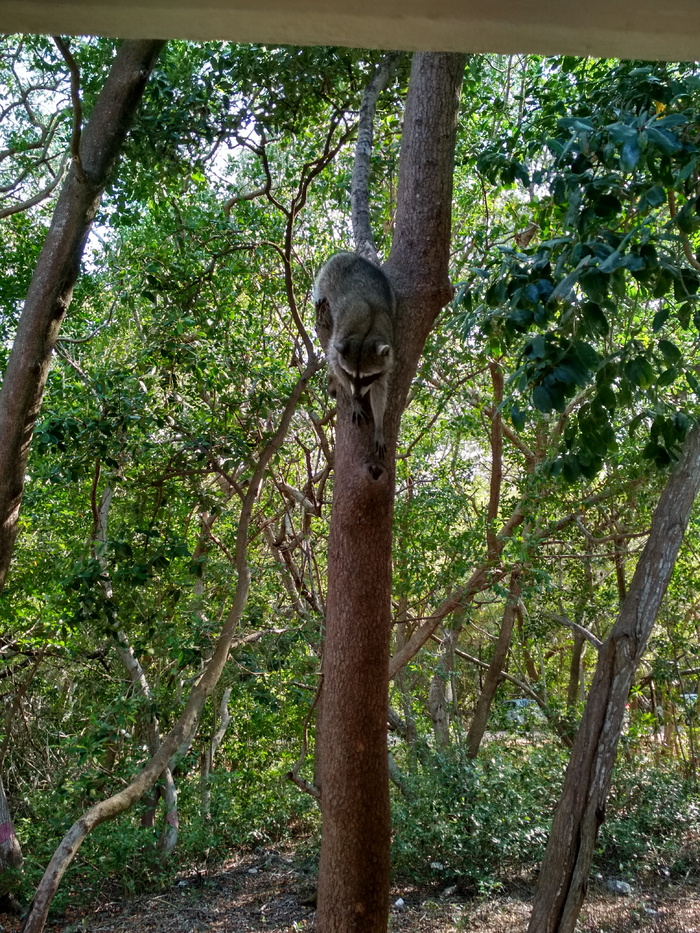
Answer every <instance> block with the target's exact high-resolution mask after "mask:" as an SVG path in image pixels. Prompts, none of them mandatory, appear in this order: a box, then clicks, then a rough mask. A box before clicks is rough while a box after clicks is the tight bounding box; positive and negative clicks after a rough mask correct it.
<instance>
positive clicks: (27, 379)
mask: <svg viewBox="0 0 700 933" xmlns="http://www.w3.org/2000/svg"><path fill="white" fill-rule="evenodd" d="M163 44H164V43H163V42H162V41H155V40H149V41H145V40H143V41H142V40H139V41H126V42H124V43H122V45H121V47H120V49H119V51H118V52H117V55H116V58H115V59H114V63H113V65H112V68H111V70H110V73H109V75H108V76H107V80H106V81H105V85H104V87H103V89H102V92H101V93H100V96H99V97H98V99H97V103H96V104H95V108H94V110H93V112H92V116H91V117H90V120H89V122H88V123H87V125H86V127H85V129H84V131H83V132H82V137H81V142H80V159H79V161H78V160H75V159H74V161H73V164H72V166H71V168H70V171H69V172H68V175H67V177H66V180H65V182H64V184H63V187H62V189H61V193H60V195H59V198H58V203H57V205H56V209H55V211H54V215H53V219H52V221H51V227H50V229H49V232H48V233H47V235H46V240H45V241H44V246H43V248H42V251H41V254H40V256H39V259H38V261H37V265H36V269H35V270H34V275H33V276H32V281H31V283H30V285H29V291H28V292H27V298H26V301H25V303H24V309H23V311H22V315H21V317H20V320H19V324H18V327H17V334H16V336H15V340H14V344H13V347H12V352H11V353H10V358H9V360H8V363H7V368H6V370H5V375H4V378H3V383H2V389H0V590H2V588H3V586H4V583H5V579H6V577H7V571H8V569H9V566H10V561H11V559H12V550H13V548H14V543H15V539H16V537H17V527H18V525H17V523H18V519H19V510H20V506H21V503H22V494H23V492H24V475H25V471H26V465H27V459H28V456H29V447H30V444H31V439H32V431H33V429H34V424H35V423H36V419H37V416H38V414H39V409H40V407H41V401H42V397H43V393H44V386H45V384H46V378H47V376H48V371H49V364H50V362H51V355H52V353H53V349H54V346H55V344H56V340H57V338H58V332H59V329H60V326H61V322H62V321H63V318H64V316H65V314H66V311H67V309H68V306H69V305H70V302H71V299H72V296H73V287H74V285H75V282H76V279H77V277H78V271H79V266H80V259H81V257H82V254H83V249H84V247H85V241H86V239H87V236H88V233H89V232H90V228H91V226H92V221H93V220H94V217H95V214H96V213H97V208H98V206H99V203H100V199H101V197H102V192H103V191H104V189H105V186H106V184H107V182H108V180H109V177H110V174H111V172H112V169H113V167H114V164H115V162H116V159H117V156H118V154H119V151H120V149H121V147H122V144H123V142H124V139H125V137H126V134H127V131H128V129H129V126H130V125H131V122H132V120H133V117H134V114H135V113H136V109H137V107H138V105H139V102H140V100H141V97H142V95H143V91H144V88H145V86H146V82H147V80H148V77H149V75H150V73H151V70H152V68H153V66H154V64H155V62H156V59H157V57H158V54H159V52H160V50H161V48H162V47H163Z"/></svg>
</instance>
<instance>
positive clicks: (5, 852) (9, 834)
mask: <svg viewBox="0 0 700 933" xmlns="http://www.w3.org/2000/svg"><path fill="white" fill-rule="evenodd" d="M21 865H22V849H21V848H20V844H19V840H18V839H17V836H16V835H15V828H14V826H13V825H12V817H11V815H10V807H9V804H8V802H7V797H6V796H5V787H4V785H3V783H2V777H0V895H2V894H6V893H7V892H6V890H5V885H4V884H3V880H2V879H3V875H4V874H5V872H7V871H9V870H10V869H11V868H19V867H20V866H21Z"/></svg>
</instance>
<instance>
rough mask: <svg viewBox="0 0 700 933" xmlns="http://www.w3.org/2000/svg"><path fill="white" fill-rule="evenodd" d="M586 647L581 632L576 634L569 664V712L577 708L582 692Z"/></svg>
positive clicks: (567, 696) (567, 697)
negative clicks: (584, 651)
mask: <svg viewBox="0 0 700 933" xmlns="http://www.w3.org/2000/svg"><path fill="white" fill-rule="evenodd" d="M585 645H586V639H585V638H584V637H583V635H582V634H581V633H580V632H574V646H573V648H572V649H571V662H570V663H569V686H568V687H567V690H566V705H567V708H568V709H569V710H573V709H575V708H576V705H577V703H578V701H579V696H580V690H579V688H580V687H581V686H582V680H583V677H582V676H581V674H582V667H581V665H582V663H583V649H584V647H585Z"/></svg>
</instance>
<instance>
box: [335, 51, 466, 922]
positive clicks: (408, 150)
mask: <svg viewBox="0 0 700 933" xmlns="http://www.w3.org/2000/svg"><path fill="white" fill-rule="evenodd" d="M464 64H465V57H464V56H463V55H453V54H428V53H421V54H417V55H415V56H414V59H413V65H412V70H411V79H410V85H409V92H408V99H407V103H406V116H405V121H404V131H403V138H402V146H401V159H400V168H399V190H398V200H397V211H396V224H395V231H394V241H393V246H392V251H391V255H390V258H389V260H388V262H387V263H386V266H385V271H386V272H387V274H388V275H389V277H390V278H391V281H392V283H393V285H394V288H395V290H396V293H397V297H398V309H397V321H396V356H397V364H396V367H395V370H394V373H393V379H392V388H391V399H390V403H389V407H388V411H387V415H386V419H385V426H386V431H387V443H388V453H387V456H386V459H385V461H384V462H382V463H378V462H376V460H375V458H374V457H373V455H372V446H371V445H372V439H371V432H370V430H368V429H367V428H362V427H358V426H356V425H353V423H352V420H351V412H350V406H349V404H348V403H347V400H345V399H344V398H343V397H342V394H341V397H340V399H339V410H338V427H337V439H336V452H335V484H334V496H333V511H332V517H331V530H330V538H329V554H328V580H329V586H328V599H327V612H326V639H325V645H324V658H323V700H322V702H323V716H322V720H321V728H320V742H321V746H322V751H321V757H322V777H321V781H322V784H321V799H322V811H323V839H322V844H321V863H320V870H319V888H318V914H317V928H318V930H319V931H321V933H331V931H333V933H335V931H343V933H345V931H348V933H349V931H353V930H354V931H360V930H361V931H363V933H373V931H376V933H379V931H384V930H386V924H387V912H388V897H389V846H390V820H389V790H388V768H387V745H386V723H387V715H388V704H387V685H388V674H389V639H390V634H391V628H390V622H391V615H390V596H391V548H392V518H393V498H394V475H395V457H396V439H397V435H398V428H399V421H400V418H401V412H402V410H403V408H404V406H405V404H406V398H407V395H408V390H409V387H410V384H411V380H412V379H413V376H414V375H415V372H416V369H417V366H418V361H419V359H420V355H421V352H422V350H423V345H424V343H425V340H426V338H427V336H428V334H429V333H430V330H431V328H432V327H433V325H434V323H435V319H436V317H437V315H438V313H439V311H440V309H441V308H442V307H443V306H444V305H445V304H446V303H447V302H448V301H449V300H450V298H451V296H452V288H451V285H450V281H449V277H448V258H449V245H450V232H451V226H450V219H451V199H452V176H453V165H454V146H455V136H456V128H457V117H458V112H459V95H460V88H461V82H462V74H463V71H464Z"/></svg>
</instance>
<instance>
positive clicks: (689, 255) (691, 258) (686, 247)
mask: <svg viewBox="0 0 700 933" xmlns="http://www.w3.org/2000/svg"><path fill="white" fill-rule="evenodd" d="M668 210H669V213H670V215H671V220H675V218H676V214H677V210H676V195H675V193H674V192H673V191H669V192H668ZM678 235H679V237H680V238H681V243H682V244H683V252H684V253H685V258H686V259H687V260H688V262H689V263H690V265H691V266H692V267H693V269H697V270H698V272H700V262H698V260H697V259H696V257H695V255H694V253H693V248H692V246H691V245H690V240H689V239H688V235H687V234H686V233H683V231H682V230H681V229H680V227H679V228H678Z"/></svg>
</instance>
